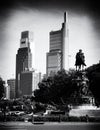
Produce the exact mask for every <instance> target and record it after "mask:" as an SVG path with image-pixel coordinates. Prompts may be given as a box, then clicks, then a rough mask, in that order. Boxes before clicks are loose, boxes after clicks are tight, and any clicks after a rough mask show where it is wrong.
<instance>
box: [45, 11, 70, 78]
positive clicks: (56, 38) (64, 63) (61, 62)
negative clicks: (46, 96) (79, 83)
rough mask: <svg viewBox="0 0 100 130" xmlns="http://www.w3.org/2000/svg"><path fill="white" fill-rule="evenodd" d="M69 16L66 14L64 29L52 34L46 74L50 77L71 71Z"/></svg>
mask: <svg viewBox="0 0 100 130" xmlns="http://www.w3.org/2000/svg"><path fill="white" fill-rule="evenodd" d="M68 33H69V30H68V15H67V13H66V12H65V13H64V23H62V28H61V29H60V30H57V31H51V32H50V49H49V53H47V60H46V61H47V64H46V67H47V68H46V73H47V76H50V75H52V74H54V73H57V71H59V70H62V69H65V70H68V69H69V60H68V53H69V46H68Z"/></svg>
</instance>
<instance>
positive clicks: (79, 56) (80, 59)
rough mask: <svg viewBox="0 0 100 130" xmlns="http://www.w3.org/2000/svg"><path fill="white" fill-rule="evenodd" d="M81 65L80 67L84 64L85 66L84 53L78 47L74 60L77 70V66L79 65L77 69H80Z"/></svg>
mask: <svg viewBox="0 0 100 130" xmlns="http://www.w3.org/2000/svg"><path fill="white" fill-rule="evenodd" d="M81 65H82V69H83V67H84V66H86V64H85V56H84V53H83V52H82V50H81V49H80V50H79V52H77V54H76V62H75V66H76V70H77V66H78V67H79V70H80V69H81Z"/></svg>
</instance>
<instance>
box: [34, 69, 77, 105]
mask: <svg viewBox="0 0 100 130" xmlns="http://www.w3.org/2000/svg"><path fill="white" fill-rule="evenodd" d="M75 73H76V72H75V71H73V70H72V71H71V70H70V71H69V72H68V73H66V71H65V70H62V71H58V72H57V74H55V75H54V76H53V77H48V78H47V79H43V80H42V82H40V83H39V84H38V86H39V89H37V90H35V91H34V96H35V99H36V101H38V102H42V103H49V104H51V105H64V104H66V102H67V100H68V98H69V97H70V95H71V94H72V93H73V91H75V84H74V83H73V80H72V79H73V78H74V76H75Z"/></svg>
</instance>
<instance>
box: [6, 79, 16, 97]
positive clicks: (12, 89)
mask: <svg viewBox="0 0 100 130" xmlns="http://www.w3.org/2000/svg"><path fill="white" fill-rule="evenodd" d="M7 84H8V86H7V92H8V94H7V95H9V96H7V97H9V98H10V99H14V98H15V79H9V80H7Z"/></svg>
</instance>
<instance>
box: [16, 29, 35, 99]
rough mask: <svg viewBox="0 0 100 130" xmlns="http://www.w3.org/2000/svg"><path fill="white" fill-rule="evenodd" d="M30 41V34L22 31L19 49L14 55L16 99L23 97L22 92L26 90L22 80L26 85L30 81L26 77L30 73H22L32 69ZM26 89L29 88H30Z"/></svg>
mask: <svg viewBox="0 0 100 130" xmlns="http://www.w3.org/2000/svg"><path fill="white" fill-rule="evenodd" d="M32 39H33V35H32V32H29V31H24V32H22V33H21V39H20V48H19V49H18V52H17V55H16V98H19V97H21V96H22V95H23V93H22V92H23V91H22V90H24V89H26V88H25V87H26V86H24V85H23V86H22V82H24V81H23V79H24V80H26V81H25V82H28V83H29V82H31V81H30V80H32V79H29V77H28V76H30V72H29V73H28V72H27V73H24V72H26V71H30V69H31V68H32V53H31V49H30V43H31V42H32ZM28 87H29V88H30V87H31V86H28Z"/></svg>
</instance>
